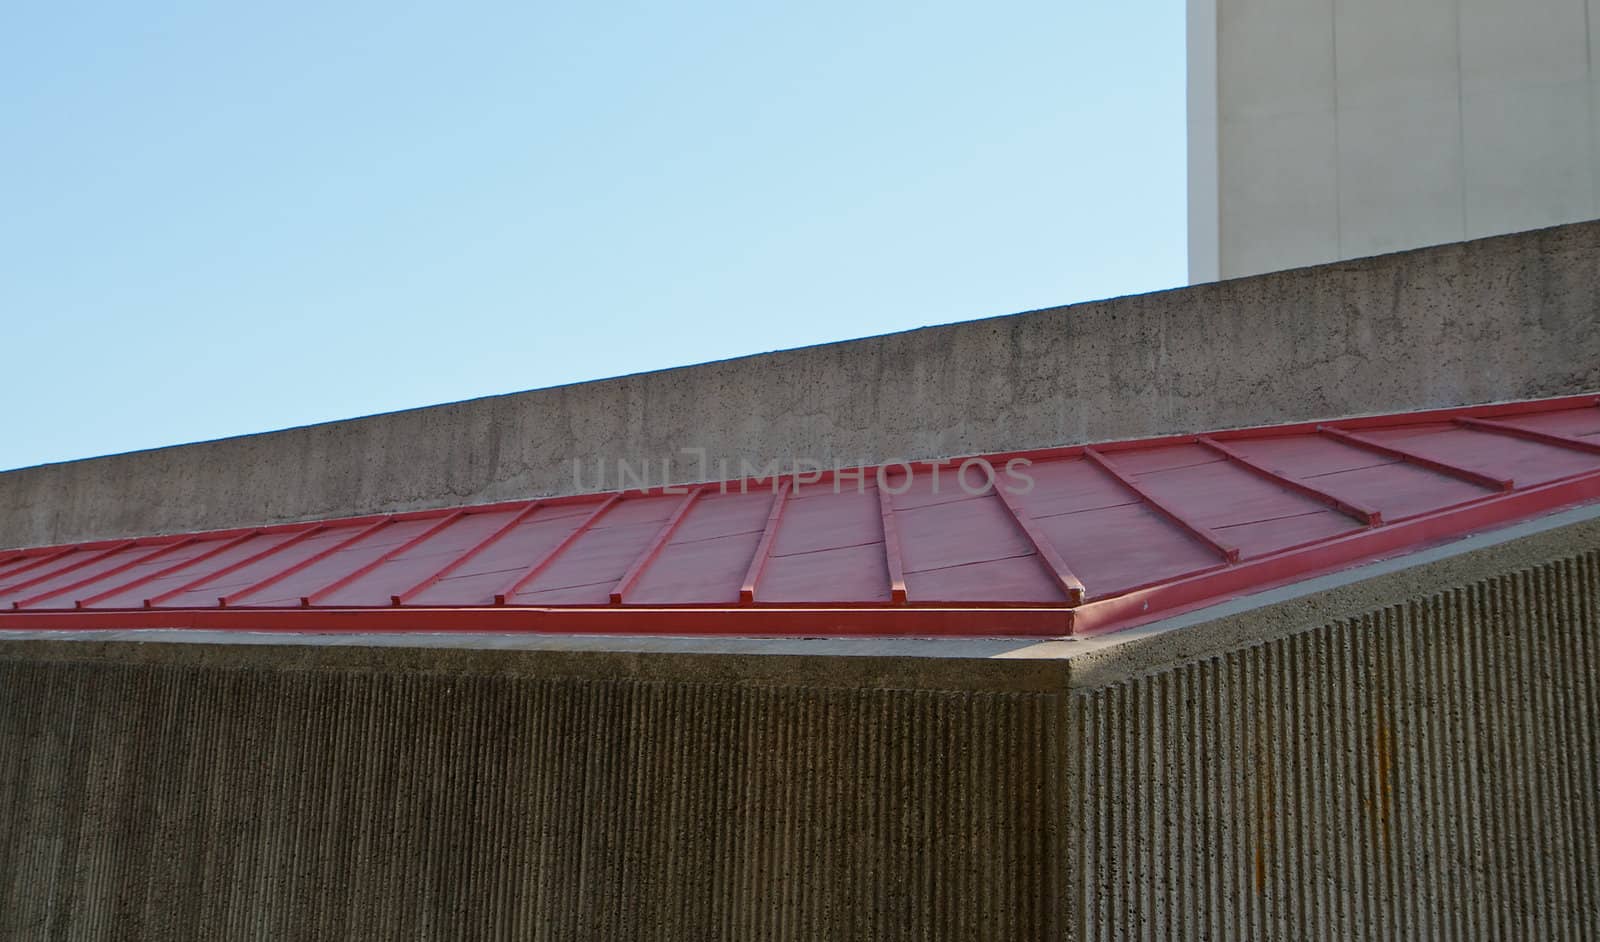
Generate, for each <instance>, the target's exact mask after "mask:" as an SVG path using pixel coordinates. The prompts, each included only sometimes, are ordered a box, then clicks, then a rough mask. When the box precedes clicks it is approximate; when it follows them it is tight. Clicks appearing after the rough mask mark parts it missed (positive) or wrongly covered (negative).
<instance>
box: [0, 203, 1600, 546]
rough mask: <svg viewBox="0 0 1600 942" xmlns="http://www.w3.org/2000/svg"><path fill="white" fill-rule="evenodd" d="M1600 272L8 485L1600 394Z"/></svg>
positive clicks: (912, 339) (535, 468)
mask: <svg viewBox="0 0 1600 942" xmlns="http://www.w3.org/2000/svg"><path fill="white" fill-rule="evenodd" d="M1596 271H1600V223H1585V224H1579V225H1572V226H1566V227H1562V228H1557V229H1549V230H1542V231H1537V232H1529V233H1522V234H1518V235H1513V236H1505V237H1500V238H1494V239H1486V240H1482V241H1478V242H1467V243H1461V244H1457V245H1448V246H1442V247H1437V248H1431V249H1423V250H1419V251H1414V252H1406V253H1401V254H1396V255H1389V256H1382V257H1378V258H1371V259H1365V260H1361V261H1355V262H1345V263H1339V264H1334V265H1325V266H1321V267H1317V268H1308V269H1303V270H1298V271H1289V272H1280V273H1277V274H1272V275H1265V276H1261V277H1256V278H1248V279H1240V280H1236V281H1228V282H1220V283H1216V284H1208V285H1200V286H1197V287H1192V288H1185V289H1180V290H1176V291H1167V292H1159V293H1155V294H1147V295H1139V296H1135V297H1125V298H1116V299H1113V300H1109V301H1098V302H1094V303H1089V304H1079V305H1074V306H1071V307H1063V308H1054V309H1050V310H1044V311H1036V312H1032V313H1028V314H1018V315H1014V316H1010V317H1001V318H994V319H991V320H980V321H971V322H967V323H962V324H953V325H950V326H945V327H932V328H925V329H922V330H916V331H910V332H908V333H901V334H891V335H887V336H883V337H874V338H870V339H866V340H857V341H851V342H848V343H839V344H830V345H826V346H819V347H808V348H804V349H799V350H790V351H785V352H781V353H772V354H765V355H761V356H754V357H746V358H743V359H736V360H727V361H723V362H718V363H710V364H705V365H703V366H694V367H686V368H683V369H675V370H665V371H661V372H657V373H645V374H639V375H636V376H625V377H621V378H618V379H610V380H604V381H600V382H595V383H584V384H581V385H574V386H562V387H556V388H552V389H542V390H536V391H533V392H525V393H517V394H515V395H508V396H499V397H493V398H487V399H478V400H473V401H470V402H462V403H455V404H452V405H444V406H435V407H431V408H426V409H417V410H413V411H408V412H397V413H392V414H388V415H380V416H373V417H370V418H364V419H354V420H350V421H345V422H334V423H329V424H326V425H316V426H310V427H306V428H298V429H290V430H287V431H282V432H272V433H268V434H263V435H252V436H248V437H243V438H232V439H225V440H222V441H215V442H205V443H201V444H195V445H187V446H182V447H175V448H167V449H160V450H156V451H147V452H138V453H133V454H126V455H116V456H111V457H106V458H96V459H91V460H87V461H77V462H70V463H65V464H55V465H45V466H41V467H36V468H28V469H24V470H19V471H12V472H8V473H5V474H0V546H6V547H10V546H28V545H39V544H46V543H55V542H67V541H75V540H86V539H98V538H109V537H123V536H136V535H144V534H154V533H162V532H181V531H190V530H202V529H219V528H224V527H230V526H250V525H257V524H266V523H278V522H285V521H293V520H307V519H317V518H326V517H333V516H340V515H349V514H360V513H373V512H385V511H399V510H412V509H419V508H430V507H440V506H448V505H456V504H464V503H473V502H488V501H495V500H502V499H511V498H526V497H535V496H548V495H554V494H565V493H571V492H574V491H577V490H603V489H608V488H609V487H615V486H616V485H617V481H616V465H615V463H616V461H617V460H619V459H621V460H626V461H629V462H632V463H633V465H634V467H638V466H639V464H640V462H642V461H645V460H649V461H651V462H653V464H652V468H653V469H654V471H653V474H654V475H655V477H656V479H659V478H661V477H664V476H669V475H670V477H672V478H673V479H674V480H675V481H686V480H693V479H698V478H701V477H702V476H703V474H709V476H710V477H711V478H713V479H716V478H720V477H722V476H723V475H722V472H721V471H719V470H718V467H717V461H718V459H719V458H720V459H726V460H727V462H728V474H729V475H732V474H737V473H738V470H739V463H740V461H741V460H743V461H746V462H749V463H750V464H751V465H752V466H755V467H764V466H766V465H767V463H768V462H772V461H777V462H779V463H780V464H781V465H788V464H790V463H791V462H793V461H794V460H795V459H811V460H815V461H818V462H821V463H823V464H826V465H835V464H838V465H851V464H856V463H859V462H862V461H868V462H877V461H883V460H888V459H892V458H907V459H923V458H933V457H944V456H950V455H963V454H974V453H983V452H993V451H1006V450H1017V449H1025V448H1037V447H1048V446H1053V445H1061V444H1071V443H1078V442H1087V441H1104V440H1110V439H1120V438H1134V437H1142V436H1149V435H1159V434H1165V433H1175V432H1195V431H1204V430H1211V429H1218V428H1227V427H1238V426H1248V425H1259V424H1266V423H1274V422H1287V421H1296V420H1308V419H1319V418H1330V417H1338V416H1347V415H1355V414H1364V413H1381V412H1395V411H1405V410H1411V409H1423V408H1430V407H1438V406H1453V405H1463V404H1469V403H1483V402H1493V401H1499V400H1507V399H1518V398H1530V397H1538V396H1549V395H1557V394H1562V393H1573V392H1584V391H1590V390H1595V389H1600V331H1596V330H1595V328H1594V325H1595V323H1596V322H1597V320H1600V279H1596V277H1595V274H1594V273H1595V272H1596ZM686 448H703V449H705V451H706V453H707V454H708V455H709V456H710V459H711V468H710V469H709V471H708V472H702V471H701V470H700V468H699V466H698V463H697V461H696V460H695V459H692V458H688V457H685V456H684V455H682V454H680V449H686ZM574 459H579V460H581V461H582V462H584V467H585V468H586V470H585V472H584V475H583V478H582V480H575V476H574V471H573V460H574ZM596 461H599V462H601V463H602V464H604V465H605V466H606V467H608V468H609V469H610V470H609V471H608V473H607V479H606V480H604V481H601V480H599V479H598V477H597V475H596V472H595V462H596ZM662 461H667V462H670V463H671V467H670V472H669V475H668V474H663V473H662V470H661V465H660V464H659V463H660V462H662Z"/></svg>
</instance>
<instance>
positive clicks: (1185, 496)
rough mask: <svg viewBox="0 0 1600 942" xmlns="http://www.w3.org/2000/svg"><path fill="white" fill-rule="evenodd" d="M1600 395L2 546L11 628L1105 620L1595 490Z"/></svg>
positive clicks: (783, 627) (807, 629) (1285, 578)
mask: <svg viewBox="0 0 1600 942" xmlns="http://www.w3.org/2000/svg"><path fill="white" fill-rule="evenodd" d="M1597 404H1600V400H1597V399H1596V397H1594V396H1585V397H1568V398H1563V399H1554V400H1543V401H1537V402H1526V403H1513V404H1507V405H1498V406H1485V407H1476V408H1465V409H1454V410H1444V411H1435V412H1424V413H1412V414H1407V415H1395V416H1383V417H1371V418H1359V419H1345V420H1340V421H1335V422H1327V423H1322V424H1300V425H1290V426H1280V427H1273V428H1256V429H1246V430H1236V431H1228V432H1218V433H1216V434H1214V435H1209V436H1177V437H1171V438H1163V439H1151V440H1143V441H1131V442H1119V443H1112V444H1104V445H1097V446H1088V447H1070V448H1060V449H1054V450H1047V451H1034V452H1025V453H1015V454H1005V455H989V456H983V457H980V458H972V459H965V460H962V459H955V460H949V461H945V462H941V463H938V464H930V463H927V462H916V463H913V464H911V465H909V466H906V465H895V466H888V467H885V468H880V469H867V470H865V471H861V472H855V471H847V472H835V473H831V474H827V475H822V476H820V479H813V478H816V477H817V475H802V476H800V477H793V476H788V477H779V478H774V479H765V480H751V479H745V480H743V481H732V482H723V483H719V484H702V485H696V486H692V487H686V488H674V489H664V488H659V487H658V488H654V489H650V490H635V491H627V492H618V493H612V494H600V495H585V496H579V497H569V498H560V499H551V500H534V501H526V502H518V503H508V504H495V505H486V506H475V507H463V508H459V509H453V510H436V511H428V512H418V513H402V514H394V515H390V516H379V517H361V518H352V519H344V520H330V521H326V522H321V523H305V524H292V525H283V526H272V527H261V528H256V529H250V530H236V531H228V532H211V533H197V534H191V535H178V536H160V537H149V538H144V539H136V540H119V541H107V542H99V543H87V544H79V545H74V546H60V547H41V548H34V549H28V550H20V551H10V552H0V607H4V608H5V609H7V611H4V612H3V613H0V628H30V629H37V628H41V627H44V628H91V627H217V628H227V627H236V628H241V629H255V630H261V629H295V630H362V631H368V630H387V629H399V630H409V629H417V630H445V629H458V628H459V629H476V630H495V631H499V630H531V631H568V632H578V633H604V632H626V633H652V632H654V633H664V634H680V633H733V634H746V635H763V634H767V635H771V634H806V635H826V634H910V635H934V634H965V635H982V634H990V635H1044V636H1058V635H1067V634H1072V633H1077V634H1083V633H1089V632H1095V631H1104V630H1108V629H1112V628H1116V627H1121V626H1126V625H1129V624H1134V623H1137V622H1140V621H1145V620H1149V619H1151V618H1153V617H1157V616H1160V615H1165V614H1171V613H1173V612H1176V611H1180V610H1183V609H1186V608H1193V607H1195V606H1197V605H1201V604H1206V603H1209V602H1213V601H1217V600H1221V599H1224V598H1228V597H1230V596H1235V595H1239V594H1243V593H1247V592H1252V591H1256V590H1259V589H1262V588H1265V587H1268V586H1271V585H1278V584H1283V583H1287V582H1294V581H1298V580H1300V579H1303V578H1305V577H1307V576H1310V575H1313V574H1316V573H1320V572H1326V571H1330V570H1334V569H1339V568H1344V567H1348V566H1350V565H1353V564H1356V563H1360V562H1364V561H1368V560H1371V559H1375V558H1378V557H1381V556H1386V555H1394V554H1396V553H1400V552H1408V551H1411V550H1414V549H1417V548H1420V547H1422V546H1425V545H1429V544H1433V543H1438V542H1442V541H1446V540H1450V539H1455V538H1459V537H1461V536H1464V535H1467V534H1468V533H1471V532H1473V531H1476V530H1482V529H1485V528H1489V527H1493V526H1496V525H1500V524H1504V523H1507V522H1510V521H1514V520H1517V519H1521V518H1526V517H1532V516H1536V515H1539V514H1542V513H1547V512H1549V511H1552V510H1554V509H1556V508H1559V507H1562V506H1566V505H1569V504H1575V503H1582V502H1587V501H1593V500H1596V499H1600V408H1596V406H1597ZM963 468H964V469H965V470H964V471H963ZM991 476H992V478H993V482H992V483H991V481H990V478H991Z"/></svg>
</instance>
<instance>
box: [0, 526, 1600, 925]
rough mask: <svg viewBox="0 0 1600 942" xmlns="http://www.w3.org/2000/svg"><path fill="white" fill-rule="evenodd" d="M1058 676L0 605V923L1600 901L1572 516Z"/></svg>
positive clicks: (1581, 914)
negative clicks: (61, 612) (45, 625)
mask: <svg viewBox="0 0 1600 942" xmlns="http://www.w3.org/2000/svg"><path fill="white" fill-rule="evenodd" d="M1582 532H1584V533H1587V532H1588V531H1586V530H1585V531H1582ZM1406 578H1410V576H1406ZM1284 627H1285V629H1290V628H1292V627H1293V626H1292V625H1285V626H1284ZM1077 679H1078V675H1077V674H1075V673H1073V672H1071V671H1070V662H1066V661H1049V662H1037V661H1026V660H1024V661H997V660H952V661H949V662H944V663H929V662H927V661H925V660H923V659H878V658H839V659H828V658H787V657H765V658H763V657H735V656H732V655H722V656H702V655H693V656H669V655H663V656H639V655H619V654H602V653H596V652H588V653H583V654H566V655H562V654H560V653H559V652H536V653H528V652H505V651H481V652H459V651H421V650H411V651H407V650H404V649H400V650H384V651H373V650H362V649H336V648H305V649H284V648H255V647H252V646H207V645H103V646H101V645H94V644H89V643H76V644H75V643H70V642H33V643H29V642H9V643H5V644H4V645H3V646H0V938H7V939H10V938H19V939H99V938H119V939H166V938H227V939H281V938H318V939H338V938H345V939H371V938H436V939H470V938H488V937H515V938H544V939H572V938H597V939H634V938H657V939H685V938H693V939H729V940H748V939H824V938H825V939H952V938H969V939H1018V940H1020V939H1057V938H1082V939H1113V938H1196V939H1197V938H1283V939H1301V938H1329V939H1332V938H1428V937H1434V938H1455V939H1484V938H1570V939H1581V938H1594V937H1600V821H1597V818H1600V743H1597V733H1600V729H1597V722H1596V721H1597V720H1600V550H1595V549H1586V550H1582V551H1579V552H1569V553H1564V554H1562V555H1560V556H1559V557H1556V558H1554V559H1551V560H1548V561H1545V562H1542V563H1539V564H1537V565H1531V566H1527V567H1521V566H1518V567H1517V568H1516V569H1515V571H1511V572H1506V573H1500V574H1496V575H1492V576H1490V577H1487V578H1481V579H1473V580H1470V581H1467V582H1464V583H1463V584H1461V585H1459V586H1457V587H1455V588H1451V589H1448V590H1446V591H1442V592H1428V593H1423V594H1421V595H1418V596H1416V597H1414V598H1410V599H1408V600H1406V601H1404V602H1402V603H1399V604H1394V605H1388V606H1384V607H1382V608H1380V609H1378V610H1376V611H1372V612H1369V613H1367V614H1362V615H1359V616H1357V617H1353V618H1345V619H1339V620H1335V621H1332V622H1328V623H1326V624H1321V625H1319V626H1317V627H1312V628H1308V629H1304V630H1286V631H1285V632H1282V633H1280V634H1279V636H1278V637H1276V638H1274V639H1271V640H1264V641H1261V642H1260V643H1255V644H1247V645H1244V646H1242V647H1239V648H1237V649H1235V650H1230V651H1225V652H1219V653H1217V654H1215V655H1214V656H1213V655H1207V656H1202V657H1198V658H1193V657H1191V658H1186V659H1182V660H1181V661H1179V662H1177V663H1173V664H1168V665H1161V666H1159V667H1158V668H1157V669H1154V670H1151V671H1148V672H1145V673H1142V674H1140V675H1139V676H1136V677H1124V678H1121V679H1118V680H1116V681H1113V682H1109V683H1103V682H1099V681H1096V682H1095V684H1094V686H1093V687H1092V688H1087V689H1084V688H1080V687H1079V686H1078V684H1077V682H1076V681H1077Z"/></svg>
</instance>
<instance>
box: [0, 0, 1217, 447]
mask: <svg viewBox="0 0 1600 942" xmlns="http://www.w3.org/2000/svg"><path fill="white" fill-rule="evenodd" d="M1183 17H1184V7H1183V4H1182V3H1180V2H1178V0H1164V2H1157V3H1132V4H1099V3H1097V4H1089V3H1073V2H1068V3H1062V2H1056V3H1031V2H998V3H990V4H982V5H978V4H964V3H963V4H957V3H923V4H881V5H870V4H859V3H835V2H831V0H820V2H811V3H806V4H782V5H779V4H761V3H754V4H751V3H740V4H735V3H721V4H710V3H694V2H678V3H672V4H641V3H626V2H624V3H613V4H605V5H600V4H595V5H587V4H574V5H562V6H555V5H544V4H527V3H520V4H513V3H506V4H476V3H452V4H443V3H428V4H406V3H403V2H383V3H339V4H324V3H318V4H302V3H294V2H283V3H273V4H217V3H160V2H155V3H151V4H131V3H123V2H119V3H104V4H85V3H72V2H61V3H52V4H27V5H19V4H13V5H11V6H9V7H8V8H7V9H6V10H5V11H4V13H0V88H3V89H4V91H3V92H0V201H3V202H0V207H3V209H0V318H3V333H0V338H3V339H0V343H3V344H4V345H5V352H6V356H5V364H4V367H3V368H0V394H3V396H4V400H5V402H6V403H7V404H8V407H7V408H6V410H5V414H6V420H5V428H6V432H7V434H5V435H4V436H0V468H14V467H21V466H26V465H31V464H37V463H41V462H47V461H60V460H65V459H72V458H80V457H87V456H90V455H98V454H107V453H112V452H118V451H127V450H132V449H138V448H149V447H156V446H161V445H168V444H176V443H180V442H186V441H194V440H199V439H206V438H216V437H222V436H227V435H237V434H245V433H250V432H256V431H264V430H268V429H274V428H283V427H288V426H293V425H303V424H307V423H311V422H319V421H326V420H332V419H339V418H348V417H351V416H356V415H363V414H368V413H373V412H383V411H389V410H394V409H401V408H409V407H413V406H421V405H428V404H433V403H438V402H446V401H452V400H459V399H466V398H472V397H475V396H482V395H491V394H495V393H504V392H512V391H516V390H521V389H531V388H536V387H541V386H551V385H556V384H561V383H569V382H576V381H582V380H586V379H597V378H601V377H605V376H614V375H619V374H623V373H631V372H637V371H640V370H649V369H658V368H663V367H670V366H678V365H683V364H687V363H696V362H702V361H706V360H714V359H720V358H724V357H729V356H737V355H741V354H747V353H757V352H761V351H766V350H774V349H782V348H785V347H794V346H800V345H804V344H810V343H820V342H826V341H831V340H841V339H846V338H851V337H861V336H867V335H871V334H878V333H885V332H888V331H895V330H904V329H908V328H913V327H919V326H923V325H928V324H939V323H948V322H950V321H956V320H967V319H971V318H976V317H987V316H992V315H998V314H1008V313H1013V312H1016V311H1022V310H1028V309H1032V308H1039V307H1047V306H1051V305H1055V304H1063V303H1068V302H1072V301H1080V300H1088V299H1091V298H1100V297H1108V296H1113V295H1119V294H1129V293H1136V292H1142V291H1149V290H1155V289H1160V288H1168V287H1173V286H1176V285H1178V284H1181V283H1182V282H1183V280H1184V272H1185V267H1184V266H1185V262H1184V251H1185V250H1184V212H1185V208H1184V206H1185V202H1184V201H1185V191H1184V160H1185V157H1184V146H1185V144H1184V84H1183V82H1184V48H1183V29H1184V27H1183Z"/></svg>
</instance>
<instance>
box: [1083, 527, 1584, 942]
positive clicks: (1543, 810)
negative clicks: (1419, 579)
mask: <svg viewBox="0 0 1600 942" xmlns="http://www.w3.org/2000/svg"><path fill="white" fill-rule="evenodd" d="M1071 712H1072V723H1073V731H1072V735H1071V737H1070V738H1069V742H1070V746H1069V750H1068V751H1069V754H1070V755H1071V756H1072V763H1073V766H1072V777H1071V781H1072V785H1071V791H1072V793H1073V794H1079V795H1082V796H1083V800H1084V804H1083V807H1082V809H1081V810H1080V811H1079V812H1077V813H1075V814H1074V815H1072V816H1071V821H1072V824H1073V827H1074V828H1075V835H1074V839H1073V859H1074V861H1075V863H1074V866H1073V882H1074V893H1075V894H1076V895H1077V896H1078V897H1079V898H1080V899H1081V900H1082V901H1083V905H1082V907H1081V909H1079V921H1078V925H1077V930H1078V933H1077V937H1078V938H1082V939H1168V938H1221V939H1234V938H1252V939H1307V938H1336V939H1346V938H1391V939H1421V938H1428V939H1432V938H1448V939H1593V938H1600V820H1597V819H1600V750H1597V747H1596V733H1597V721H1600V553H1594V552H1591V553H1586V554H1582V555H1578V556H1573V557H1568V558H1565V559H1561V560H1558V561H1555V562H1552V563H1550V564H1548V565H1544V566H1538V567H1533V568H1529V569H1524V570H1520V571H1517V572H1514V573H1509V574H1506V575H1504V576H1502V577H1499V578H1494V579H1489V580H1485V581H1481V582H1477V583H1474V584H1472V585H1469V586H1465V587H1461V588H1458V589H1454V590H1452V591H1449V592H1443V593H1438V594H1435V595H1431V596H1428V597H1426V598H1422V599H1418V600H1412V601H1408V602H1406V603H1404V604H1398V605H1394V606H1392V607H1388V608H1384V609H1382V610H1380V611H1377V612H1373V613H1371V614H1367V615H1363V616H1361V617H1358V618H1353V619H1349V620H1343V621H1338V622H1333V623H1329V624H1326V625H1323V626H1321V627H1318V628H1316V629H1314V630H1310V631H1304V632H1300V633H1297V634H1293V635H1291V636H1289V637H1285V638H1281V639H1278V640H1273V641H1270V642H1265V643H1262V644H1258V645H1254V646H1250V647H1247V648H1244V649H1242V650H1238V651H1233V652H1230V653H1227V654H1219V655H1217V656H1215V657H1209V658H1205V659H1202V660H1198V661H1195V662H1192V663H1188V664H1183V665H1180V666H1177V667H1174V668H1170V669H1167V670H1163V671H1161V672H1159V673H1154V674H1151V675H1148V676H1144V677H1139V678H1136V679H1130V680H1128V681H1126V682H1124V683H1117V684H1113V685H1110V686H1107V687H1104V688H1101V689H1098V690H1094V691H1088V692H1084V693H1081V694H1078V695H1076V696H1075V697H1074V700H1073V704H1072V711H1071Z"/></svg>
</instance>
